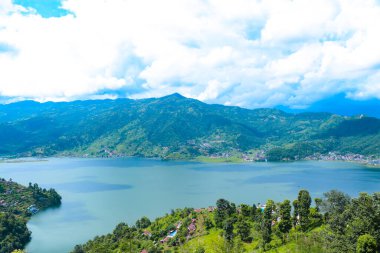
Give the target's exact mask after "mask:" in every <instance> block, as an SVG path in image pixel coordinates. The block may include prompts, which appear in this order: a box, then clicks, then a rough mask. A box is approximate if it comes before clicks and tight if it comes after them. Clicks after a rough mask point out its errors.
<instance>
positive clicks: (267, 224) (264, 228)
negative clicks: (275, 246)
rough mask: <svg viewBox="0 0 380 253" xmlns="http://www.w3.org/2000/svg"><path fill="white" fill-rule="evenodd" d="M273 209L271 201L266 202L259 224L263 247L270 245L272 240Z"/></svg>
mask: <svg viewBox="0 0 380 253" xmlns="http://www.w3.org/2000/svg"><path fill="white" fill-rule="evenodd" d="M273 208H274V202H273V200H268V201H267V203H266V206H265V209H264V216H263V220H262V224H261V235H262V237H263V246H264V249H265V246H266V245H267V244H268V243H270V241H271V239H272V212H273Z"/></svg>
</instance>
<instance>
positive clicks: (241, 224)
mask: <svg viewBox="0 0 380 253" xmlns="http://www.w3.org/2000/svg"><path fill="white" fill-rule="evenodd" d="M236 229H237V234H238V235H239V236H240V238H241V240H242V241H243V242H250V241H252V237H251V224H249V223H248V222H247V221H246V220H244V219H239V221H238V222H237V225H236Z"/></svg>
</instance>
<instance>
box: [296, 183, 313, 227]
mask: <svg viewBox="0 0 380 253" xmlns="http://www.w3.org/2000/svg"><path fill="white" fill-rule="evenodd" d="M310 205H311V197H310V194H309V192H308V191H306V190H301V191H300V192H299V193H298V213H299V223H300V227H301V230H302V231H306V230H307V229H308V228H309V225H310V219H309V214H310Z"/></svg>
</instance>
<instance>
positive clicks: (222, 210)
mask: <svg viewBox="0 0 380 253" xmlns="http://www.w3.org/2000/svg"><path fill="white" fill-rule="evenodd" d="M234 211H235V210H234V208H233V205H232V204H231V203H230V202H229V201H227V200H225V199H219V200H218V201H216V212H215V216H214V220H215V225H216V226H217V227H218V228H223V224H224V221H226V220H227V219H228V218H229V217H230V216H231V215H232V213H234Z"/></svg>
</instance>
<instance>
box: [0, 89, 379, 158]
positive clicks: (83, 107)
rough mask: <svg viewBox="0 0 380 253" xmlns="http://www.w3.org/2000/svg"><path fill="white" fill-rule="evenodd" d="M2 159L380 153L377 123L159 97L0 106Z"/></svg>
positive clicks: (271, 156) (292, 155) (291, 155)
mask: <svg viewBox="0 0 380 253" xmlns="http://www.w3.org/2000/svg"><path fill="white" fill-rule="evenodd" d="M0 143H1V144H2V145H1V146H0V155H2V156H39V155H41V156H49V155H75V156H145V157H161V158H168V159H171V158H173V159H176V158H177V159H191V158H195V157H202V156H203V157H204V156H206V157H229V156H234V155H238V156H246V157H248V159H253V160H255V159H264V158H267V159H269V160H282V159H302V158H304V157H306V156H309V155H313V154H315V153H322V154H325V153H328V152H331V151H334V152H341V153H343V154H347V153H355V154H362V155H367V156H368V155H375V156H377V155H379V154H380V144H379V143H380V119H377V118H370V117H365V116H363V115H359V116H355V117H344V116H339V115H333V114H329V113H300V114H289V113H285V112H283V111H280V110H277V109H255V110H248V109H243V108H239V107H231V106H222V105H209V104H205V103H202V102H200V101H197V100H194V99H188V98H185V97H183V96H181V95H179V94H173V95H170V96H166V97H162V98H152V99H142V100H130V99H117V100H88V101H74V102H62V103H53V102H48V103H37V102H32V101H24V102H18V103H13V104H8V105H0Z"/></svg>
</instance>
